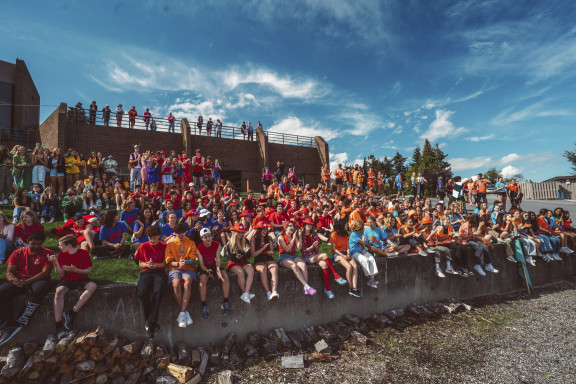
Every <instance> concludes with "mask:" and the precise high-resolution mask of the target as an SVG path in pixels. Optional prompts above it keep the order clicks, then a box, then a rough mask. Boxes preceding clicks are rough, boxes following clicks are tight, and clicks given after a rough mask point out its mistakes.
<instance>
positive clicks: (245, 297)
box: [240, 292, 250, 304]
mask: <svg viewBox="0 0 576 384" xmlns="http://www.w3.org/2000/svg"><path fill="white" fill-rule="evenodd" d="M240 300H242V301H243V302H245V303H247V304H250V294H249V293H248V292H244V293H243V294H242V296H240Z"/></svg>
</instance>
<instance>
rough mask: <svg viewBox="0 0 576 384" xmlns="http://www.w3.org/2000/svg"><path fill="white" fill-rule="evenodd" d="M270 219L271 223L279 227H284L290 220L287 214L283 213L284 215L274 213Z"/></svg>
mask: <svg viewBox="0 0 576 384" xmlns="http://www.w3.org/2000/svg"><path fill="white" fill-rule="evenodd" d="M268 219H269V220H270V222H271V223H274V224H277V225H283V224H284V222H285V221H286V220H288V215H287V214H286V212H282V213H278V212H274V213H272V214H271V215H270V217H269V218H268ZM275 229H276V228H275Z"/></svg>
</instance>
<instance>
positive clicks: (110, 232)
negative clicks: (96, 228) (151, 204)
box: [100, 221, 128, 248]
mask: <svg viewBox="0 0 576 384" xmlns="http://www.w3.org/2000/svg"><path fill="white" fill-rule="evenodd" d="M126 232H128V226H127V225H126V223H125V222H123V221H119V222H117V223H116V224H114V225H113V226H112V227H105V226H102V227H101V228H100V241H103V240H106V241H108V242H109V243H112V244H118V243H120V240H122V235H123V234H124V233H126ZM106 247H108V248H112V247H110V246H108V245H106Z"/></svg>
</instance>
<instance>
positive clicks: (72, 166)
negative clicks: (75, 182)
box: [64, 156, 81, 175]
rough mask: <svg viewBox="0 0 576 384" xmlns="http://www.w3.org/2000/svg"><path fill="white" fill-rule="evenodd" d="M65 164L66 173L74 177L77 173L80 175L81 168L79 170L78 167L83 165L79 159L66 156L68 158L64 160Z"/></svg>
mask: <svg viewBox="0 0 576 384" xmlns="http://www.w3.org/2000/svg"><path fill="white" fill-rule="evenodd" d="M64 164H65V165H66V173H70V174H73V175H74V174H76V173H80V168H78V165H80V164H81V163H80V158H79V157H74V156H66V158H65V159H64Z"/></svg>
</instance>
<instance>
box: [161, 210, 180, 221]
mask: <svg viewBox="0 0 576 384" xmlns="http://www.w3.org/2000/svg"><path fill="white" fill-rule="evenodd" d="M171 213H175V214H176V217H177V218H179V219H181V218H182V211H175V210H171V211H168V210H166V211H164V212H162V220H164V222H167V221H168V215H169V214H171Z"/></svg>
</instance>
